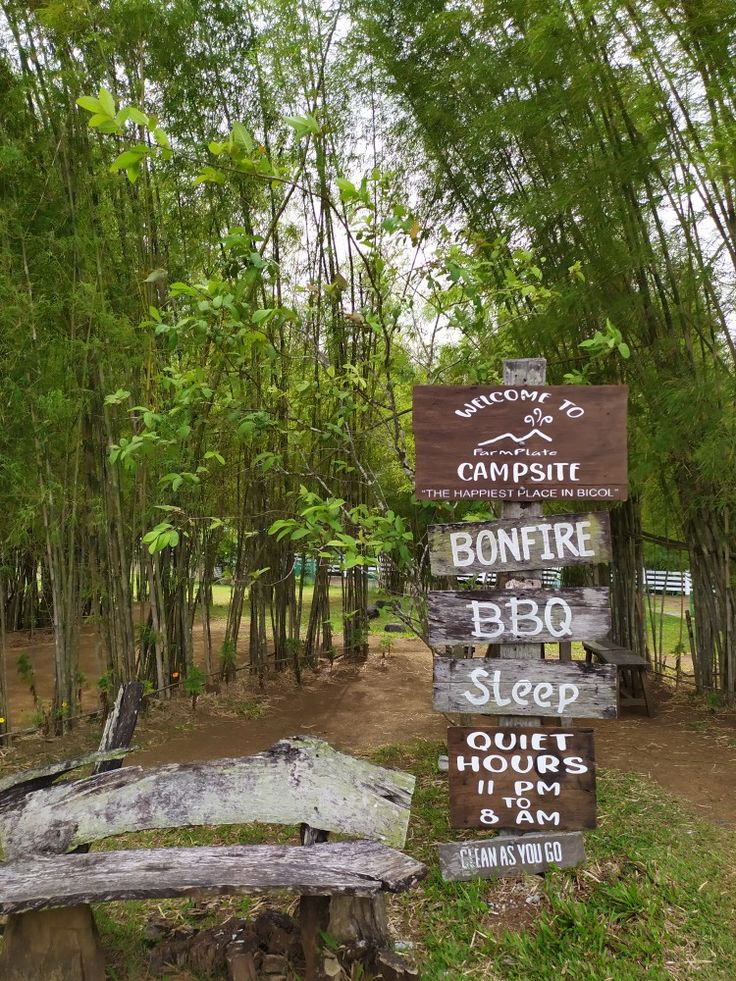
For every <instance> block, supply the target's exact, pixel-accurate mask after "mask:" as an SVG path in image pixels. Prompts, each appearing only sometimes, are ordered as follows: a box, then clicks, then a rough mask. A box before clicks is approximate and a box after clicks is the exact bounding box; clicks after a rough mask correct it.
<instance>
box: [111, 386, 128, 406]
mask: <svg viewBox="0 0 736 981" xmlns="http://www.w3.org/2000/svg"><path fill="white" fill-rule="evenodd" d="M129 398H130V392H128V391H126V389H124V388H119V389H118V390H117V392H113V393H112V395H107V396H106V397H105V405H120V403H121V402H125V401H127V400H128V399H129Z"/></svg>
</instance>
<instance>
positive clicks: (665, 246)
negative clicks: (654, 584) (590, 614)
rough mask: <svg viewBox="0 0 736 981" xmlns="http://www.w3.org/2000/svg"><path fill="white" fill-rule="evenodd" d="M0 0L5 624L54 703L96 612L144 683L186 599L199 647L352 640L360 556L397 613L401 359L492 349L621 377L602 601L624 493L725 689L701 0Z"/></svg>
mask: <svg viewBox="0 0 736 981" xmlns="http://www.w3.org/2000/svg"><path fill="white" fill-rule="evenodd" d="M0 9H1V10H2V20H1V22H0V31H1V33H0V37H1V38H2V52H1V54H0V91H1V92H2V106H3V108H2V116H1V118H0V127H1V130H0V178H1V179H0V209H1V212H2V229H1V230H0V236H1V237H0V243H1V245H0V250H1V252H0V255H1V260H0V261H1V265H0V294H1V296H2V304H1V305H0V345H1V349H2V355H3V372H2V375H1V376H0V378H1V381H0V384H1V385H2V396H1V398H0V405H1V411H2V414H3V415H2V430H1V431H0V432H1V435H0V471H1V473H2V494H3V498H4V506H3V509H2V518H1V519H0V529H1V530H0V557H1V561H0V614H1V616H2V620H1V621H0V633H1V634H2V637H0V640H1V641H2V645H3V648H4V643H5V636H6V634H7V633H8V632H10V631H14V630H20V629H26V630H27V629H30V628H31V627H34V626H50V627H51V628H52V629H53V634H54V640H55V659H54V667H55V679H56V685H55V695H54V702H53V705H52V706H51V708H50V710H49V711H50V717H51V719H52V720H53V722H54V724H55V725H56V727H57V729H63V728H64V727H65V726H66V725H67V724H68V723H69V722H70V720H72V719H73V717H74V714H75V706H76V704H77V688H78V664H77V649H78V638H79V631H80V628H81V625H82V624H83V623H85V622H87V623H89V622H93V623H96V624H97V625H98V629H99V633H100V637H101V646H102V649H103V652H104V654H103V656H104V661H105V664H106V674H107V676H108V677H109V681H110V684H116V683H118V682H119V681H121V680H126V679H128V678H130V677H132V676H133V675H137V676H140V677H142V678H145V679H147V680H148V682H149V683H150V685H151V686H152V687H153V688H155V689H158V690H161V691H162V692H164V693H165V691H166V689H167V685H168V684H169V682H170V680H171V678H172V677H173V676H177V675H187V674H191V673H192V672H195V671H196V670H197V664H196V663H195V660H196V659H195V641H194V636H195V626H197V627H198V626H199V625H201V635H202V644H203V657H202V662H201V664H200V665H199V667H200V668H201V670H203V671H204V672H205V673H207V674H210V673H214V672H222V673H224V674H225V675H229V674H230V673H231V672H232V671H233V670H234V668H235V666H236V665H238V664H242V663H248V664H249V665H250V670H251V671H253V672H254V673H255V674H257V675H258V676H259V677H260V678H263V677H265V675H266V674H267V673H268V672H271V671H274V670H276V671H278V670H290V671H293V672H294V673H295V674H296V677H297V678H299V677H300V675H301V672H302V671H303V670H305V669H310V668H311V667H315V666H316V664H317V661H318V659H319V657H321V656H325V655H326V656H329V657H334V656H336V655H337V654H338V653H344V654H346V655H348V656H358V657H362V656H364V655H365V653H366V651H367V619H366V618H367V605H368V603H367V584H368V580H367V571H366V570H367V567H368V566H369V565H370V566H372V565H376V564H378V563H379V562H380V564H381V566H382V568H383V569H384V571H385V570H392V571H393V574H394V575H398V576H401V577H403V580H404V581H405V582H407V583H408V586H407V588H409V589H411V590H412V591H413V592H414V594H415V595H416V596H417V598H418V605H417V611H418V613H417V615H418V618H419V623H418V627H419V629H420V630H421V592H422V589H423V588H425V587H426V585H427V582H428V572H427V570H426V567H425V563H424V561H423V551H422V549H423V534H424V529H425V527H426V524H427V523H428V521H430V520H433V519H435V518H436V517H438V516H439V515H440V514H442V513H443V512H442V508H443V505H437V506H434V505H428V504H420V503H418V502H417V501H415V500H413V498H412V496H411V466H412V463H411V460H412V457H411V454H412V447H411V434H410V415H409V408H410V397H411V386H412V385H413V384H414V383H417V382H424V381H437V382H466V381H476V380H482V381H493V380H495V379H496V378H497V372H498V370H499V366H500V362H501V360H502V358H503V357H504V356H508V355H513V356H538V355H543V356H545V357H547V359H548V361H549V365H550V369H549V380H550V381H551V382H557V383H562V382H563V381H565V380H575V381H581V380H582V381H590V382H607V381H626V382H627V383H628V384H629V385H630V386H631V389H632V415H633V430H634V431H633V433H632V466H633V477H634V479H633V485H634V489H635V491H636V496H635V498H634V499H633V500H632V501H631V502H630V503H629V504H628V505H626V506H625V507H622V508H620V509H617V511H615V512H614V527H615V528H618V534H617V540H618V563H617V566H616V568H617V570H618V571H617V579H616V581H615V582H614V586H615V587H616V589H615V593H616V604H615V607H616V608H615V611H614V612H615V622H616V624H617V627H616V629H617V631H618V633H619V637H620V639H621V640H622V641H625V642H627V643H632V644H635V645H636V646H637V647H638V648H641V647H642V646H643V645H644V644H645V643H646V641H645V637H644V630H643V626H642V617H641V606H640V604H639V602H638V600H637V596H638V585H639V584H638V582H637V579H638V576H639V571H640V569H641V565H642V554H641V536H640V530H641V523H642V515H643V519H644V523H645V525H647V527H649V530H653V531H655V532H657V533H659V534H666V535H669V536H670V537H673V538H681V539H682V540H683V541H684V542H685V543H686V546H687V549H688V553H689V561H690V566H691V568H692V570H693V576H694V583H695V591H696V608H695V621H696V626H697V630H696V644H697V648H696V651H695V667H696V674H697V679H698V684H699V686H700V687H701V688H702V689H717V690H721V691H723V692H727V693H728V692H731V693H732V692H734V691H735V690H736V654H735V653H734V643H733V635H734V626H735V625H736V624H735V620H736V608H735V606H734V591H733V590H734V576H733V571H732V570H733V565H732V562H733V551H734V549H733V544H732V541H733V538H732V533H731V531H730V529H731V527H732V525H733V520H734V503H735V501H734V478H733V473H734V471H733V466H732V463H733V452H734V451H733V446H734V435H736V433H735V432H734V429H735V422H734V404H735V403H734V394H736V393H735V392H734V343H733V332H732V328H731V324H732V309H731V303H732V288H733V287H732V284H733V271H734V261H735V260H734V256H736V239H735V238H734V234H733V231H734V217H733V200H732V199H733V182H734V180H736V173H735V167H736V161H735V160H734V157H733V153H732V149H731V141H730V140H729V132H730V131H729V125H730V123H729V119H730V118H731V117H732V113H733V108H734V105H733V81H732V79H731V76H730V74H729V72H728V59H729V58H730V57H731V55H732V54H733V51H732V48H733V26H734V25H733V23H732V20H733V14H732V13H730V12H729V10H728V6H727V5H725V4H721V3H718V2H716V0H708V2H707V3H703V4H701V5H699V6H698V11H696V12H693V10H692V8H691V5H689V4H687V3H683V4H682V5H680V4H677V3H675V4H672V3H664V2H657V0H651V2H649V3H645V4H636V5H632V4H629V3H626V2H624V0H607V2H581V0H554V2H553V3H551V4H550V3H546V4H538V3H535V2H521V0H505V2H504V0H493V2H491V3H486V4H484V5H482V7H481V6H479V5H477V4H470V3H468V4H467V5H464V4H444V3H441V2H423V3H415V2H412V3H402V2H398V3H396V2H392V3H391V4H388V3H387V4H385V5H384V4H383V3H382V2H377V3H375V4H372V5H371V6H370V8H367V7H365V6H363V5H356V9H354V10H352V11H350V10H349V9H348V8H345V7H343V6H341V5H335V6H334V7H333V6H332V5H331V4H329V3H319V2H311V3H310V2H304V3H292V2H285V0H281V2H277V0H246V2H237V3H236V2H230V0H225V2H215V0H211V2H209V0H206V2H199V3H191V2H177V3H173V4H163V3H161V2H159V0H112V2H110V3H106V4H101V5H91V4H89V3H87V2H84V0H73V2H70V3H57V2H54V3H40V4H34V5H23V4H20V3H17V2H14V0H10V2H3V3H2V4H0ZM729 463H730V464H731V465H730V466H729ZM444 507H446V506H444ZM665 510H666V511H667V513H668V514H669V515H671V518H670V522H669V525H667V524H666V523H664V522H663V520H662V518H661V514H662V512H663V511H665ZM310 561H313V562H314V568H315V581H314V588H313V590H310V591H309V592H308V593H305V589H304V583H305V569H306V568H307V566H308V564H309V562H310ZM336 563H339V564H341V565H342V568H343V569H344V575H343V576H342V580H341V581H342V591H343V597H342V599H343V603H342V611H343V613H342V624H341V629H340V631H339V634H340V637H339V645H338V643H337V640H336V638H335V637H333V635H332V626H331V620H330V608H329V604H330V592H329V588H328V586H329V570H330V567H332V566H334V565H335V564H336ZM223 568H226V569H227V570H228V574H229V576H230V581H231V582H232V590H231V592H230V598H229V604H228V609H227V623H226V629H225V636H224V641H222V642H218V644H217V645H215V643H214V641H213V638H212V631H211V619H212V605H213V593H212V587H213V583H214V582H215V581H216V579H217V577H218V575H220V574H221V572H222V569H223ZM305 596H308V600H305ZM9 670H15V666H14V665H13V664H12V663H10V662H9V659H8V656H7V655H6V656H4V657H3V670H2V672H0V676H1V677H2V678H5V677H6V675H7V672H8V671H9ZM12 710H13V709H12V705H11V706H9V705H7V699H6V698H5V682H4V681H2V682H1V683H0V718H3V719H5V722H3V723H0V733H2V732H3V731H6V730H7V729H9V728H10V726H11V724H12Z"/></svg>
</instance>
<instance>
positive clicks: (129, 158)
mask: <svg viewBox="0 0 736 981" xmlns="http://www.w3.org/2000/svg"><path fill="white" fill-rule="evenodd" d="M142 156H143V154H142V153H140V152H139V151H138V150H123V152H122V153H121V154H119V155H118V156H117V157H116V158H115V159H114V160H113V162H112V163H111V164H110V170H111V171H113V173H114V172H115V171H116V170H127V169H128V168H129V167H137V166H139V165H140V161H141V157H142Z"/></svg>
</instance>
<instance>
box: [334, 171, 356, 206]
mask: <svg viewBox="0 0 736 981" xmlns="http://www.w3.org/2000/svg"><path fill="white" fill-rule="evenodd" d="M335 183H336V184H337V186H338V188H339V190H340V199H341V200H342V201H352V200H353V198H357V197H358V189H357V187H356V186H355V184H353V182H352V181H349V180H346V179H345V178H344V177H338V178H337V179H336V181H335Z"/></svg>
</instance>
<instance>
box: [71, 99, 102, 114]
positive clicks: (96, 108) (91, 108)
mask: <svg viewBox="0 0 736 981" xmlns="http://www.w3.org/2000/svg"><path fill="white" fill-rule="evenodd" d="M77 105H78V106H80V107H81V108H82V109H86V110H87V112H94V113H102V112H103V111H104V110H103V108H102V106H101V105H100V101H99V99H95V98H94V97H93V96H91V95H83V96H81V97H80V98H79V99H77Z"/></svg>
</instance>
